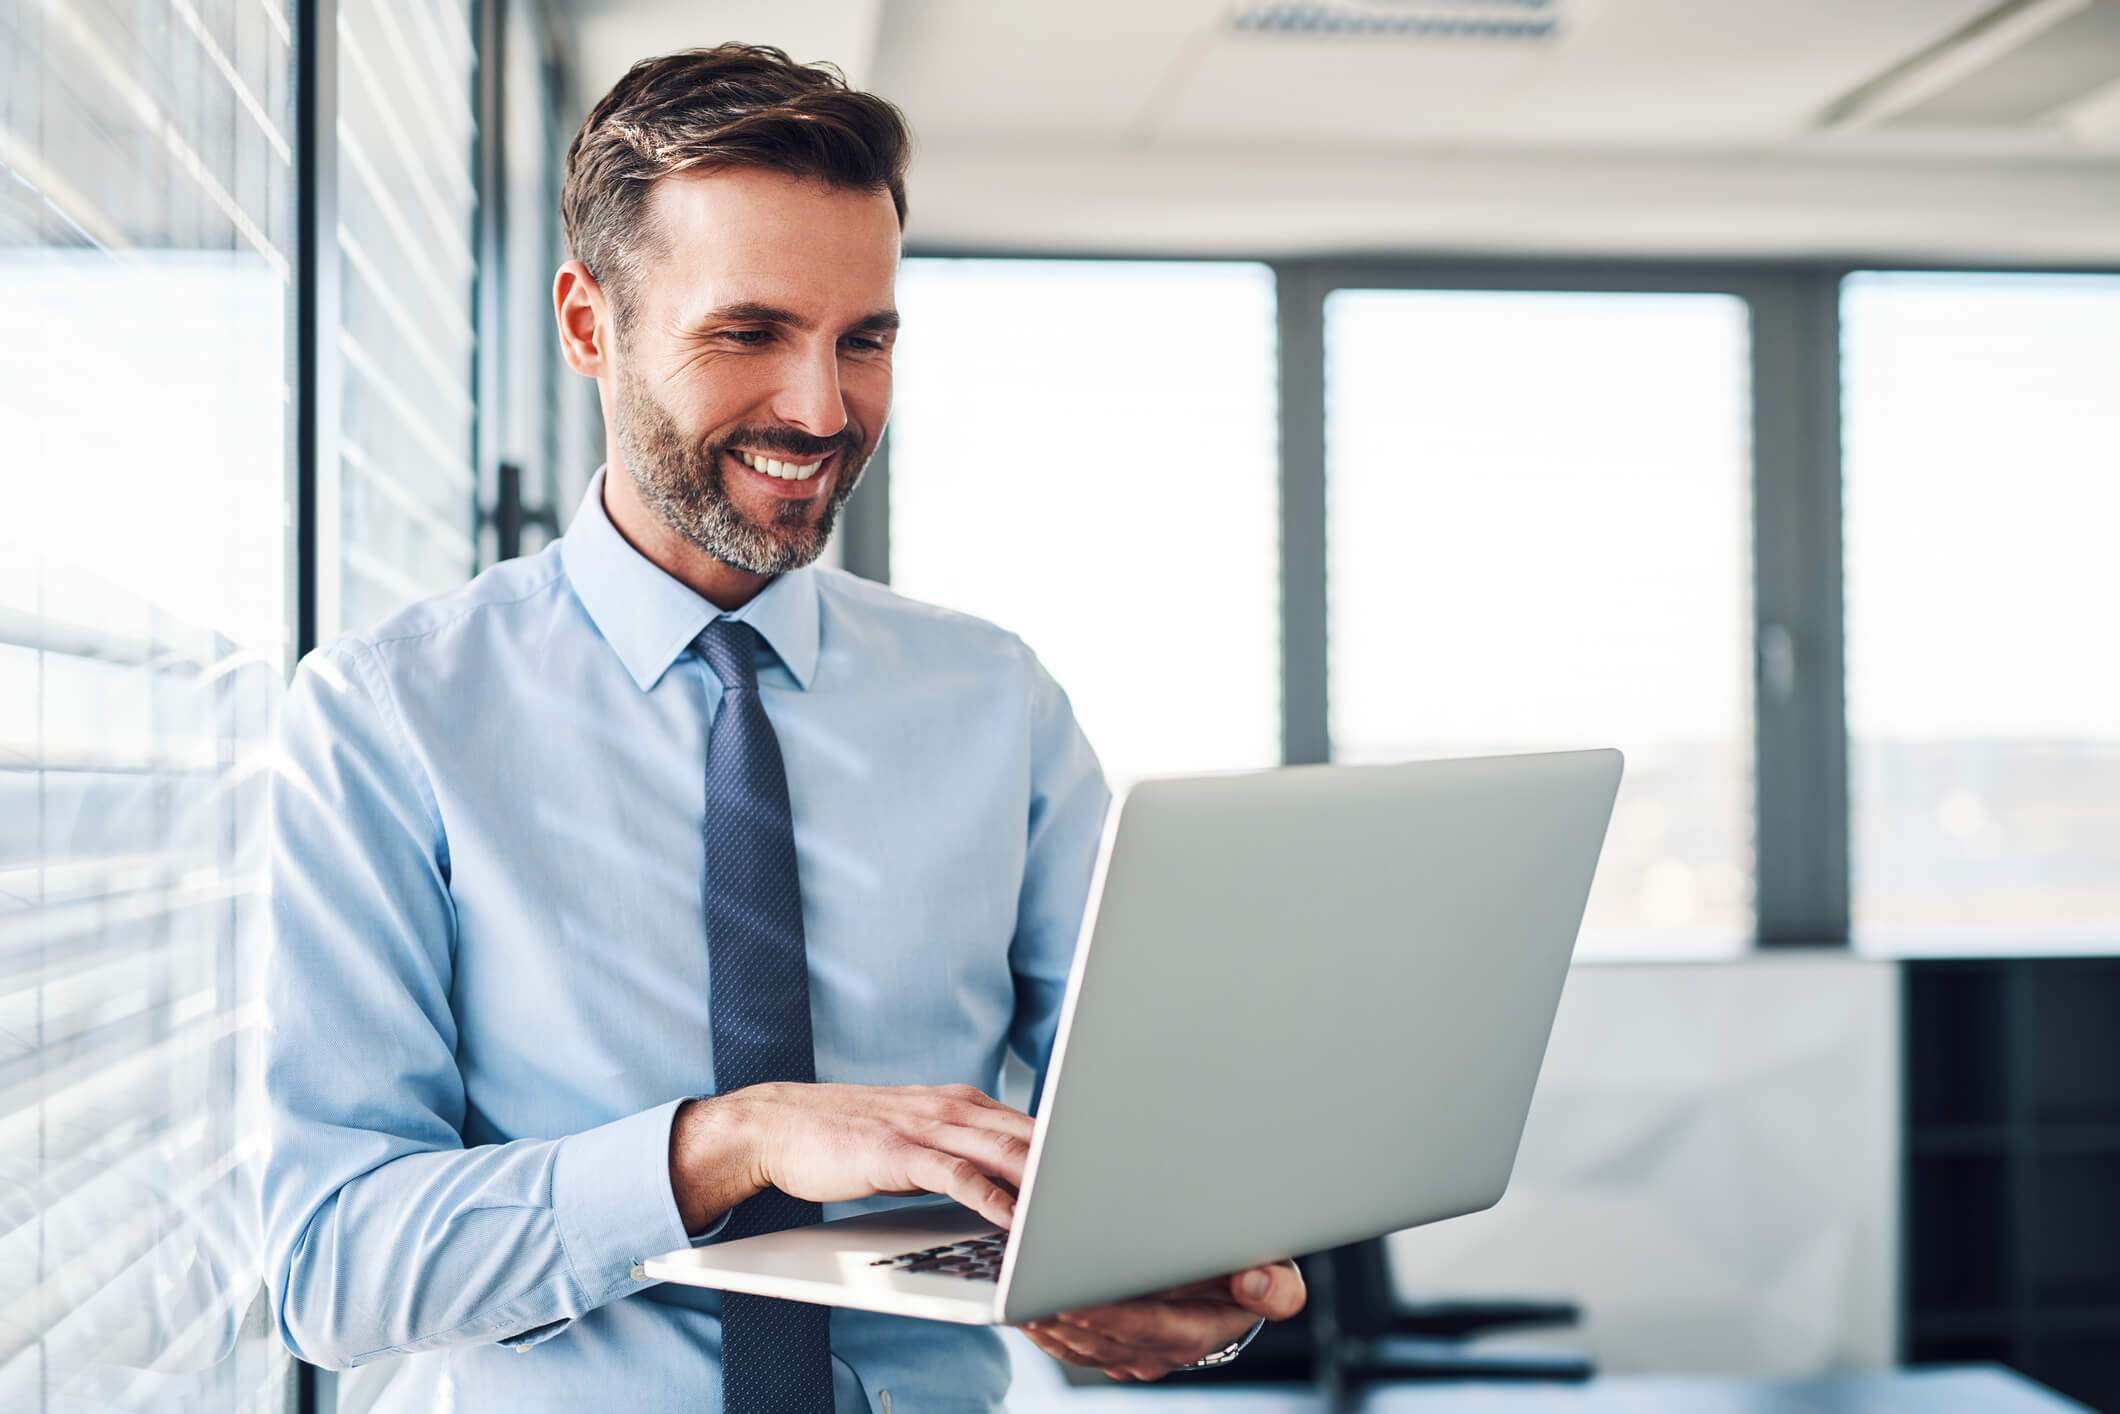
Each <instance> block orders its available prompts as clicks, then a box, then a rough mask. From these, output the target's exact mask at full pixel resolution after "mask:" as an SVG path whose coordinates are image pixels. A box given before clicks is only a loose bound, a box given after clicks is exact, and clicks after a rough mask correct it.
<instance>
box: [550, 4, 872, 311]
mask: <svg viewBox="0 0 2120 1414" xmlns="http://www.w3.org/2000/svg"><path fill="white" fill-rule="evenodd" d="M911 149H912V136H911V134H910V133H909V132H907V130H906V125H905V115H904V114H902V113H900V112H899V111H898V109H897V108H896V107H895V106H893V105H892V104H890V103H888V102H886V101H885V100H883V99H881V98H878V97H876V95H874V94H872V93H862V92H859V91H857V90H855V89H851V88H849V87H847V81H846V79H845V78H844V77H843V76H842V75H841V74H840V72H839V70H838V69H836V68H835V67H833V66H832V65H830V64H798V63H796V62H795V61H794V60H792V59H790V58H789V57H788V56H787V55H786V54H785V53H784V52H782V51H781V50H778V49H775V48H772V47H771V46H769V45H763V44H721V45H716V46H715V47H714V48H712V49H687V50H683V51H681V52H679V53H676V54H664V55H662V56H660V57H658V58H654V59H643V60H641V61H640V62H639V63H637V64H635V65H634V66H633V67H632V68H630V69H628V70H627V71H626V75H625V77H624V78H622V79H620V80H619V81H618V82H617V83H615V84H613V85H612V86H611V91H610V92H609V93H607V94H605V95H604V96H603V98H602V99H601V100H599V101H598V103H597V105H596V106H595V107H594V108H592V109H590V110H589V116H588V117H587V118H585V119H583V120H582V125H581V129H580V131H578V132H576V133H575V135H574V142H573V144H572V145H571V146H570V147H568V149H567V177H566V185H565V186H564V187H563V188H562V189H561V192H560V219H561V221H562V222H563V223H564V225H565V227H566V233H567V249H568V252H569V253H570V254H571V255H573V257H574V258H575V259H576V260H579V261H581V262H582V264H584V265H586V266H588V267H589V273H590V274H591V275H593V276H594V277H595V278H596V282H597V283H598V284H599V285H602V286H603V287H604V290H605V292H606V293H607V294H608V295H609V296H610V297H611V299H612V302H613V304H614V306H615V309H616V313H617V318H618V322H619V324H620V325H621V326H624V325H626V324H628V323H630V322H631V318H632V312H633V310H632V306H633V304H634V300H633V293H634V290H635V288H636V286H637V285H638V283H639V279H640V275H641V268H642V262H641V254H642V252H643V250H644V249H646V248H648V247H650V246H651V245H652V244H653V243H654V241H655V238H656V237H655V232H654V231H653V230H651V229H648V223H647V222H646V221H644V219H643V212H644V211H645V210H646V208H647V204H648V197H649V194H650V193H651V192H652V191H653V190H654V187H655V183H656V182H657V181H658V180H660V179H661V178H663V177H666V176H669V175H670V174H671V173H673V172H691V171H700V170H708V169H712V168H715V167H765V168H769V169H771V170H773V171H776V172H786V173H788V174H789V175H791V176H798V177H813V178H815V179H817V180H819V181H822V182H826V183H828V184H830V185H832V186H835V187H845V188H849V189H854V190H860V191H874V192H889V193H890V196H891V202H892V204H893V205H895V206H896V207H897V208H898V224H899V226H900V227H903V226H904V225H905V169H906V163H907V161H908V159H909V158H910V157H911V155H912V151H911Z"/></svg>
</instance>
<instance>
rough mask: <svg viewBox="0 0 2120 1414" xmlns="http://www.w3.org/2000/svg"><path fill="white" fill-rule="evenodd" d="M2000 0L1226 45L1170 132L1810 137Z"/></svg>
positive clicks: (1760, 10) (1661, 15) (1200, 76)
mask: <svg viewBox="0 0 2120 1414" xmlns="http://www.w3.org/2000/svg"><path fill="white" fill-rule="evenodd" d="M1993 3H1994V0H1777V3H1775V4H1771V5H1767V4H1758V3H1751V0H1584V3H1579V4H1576V5H1573V6H1570V7H1569V8H1568V9H1567V11H1566V12H1565V19H1564V22H1563V25H1562V27H1561V32H1560V34H1559V37H1557V38H1555V39H1553V40H1550V41H1538V40H1482V39H1473V38H1402V37H1394V36H1384V35H1371V36H1353V37H1334V38H1323V37H1319V36H1314V35H1260V34H1251V33H1243V34H1239V33H1230V32H1223V33H1219V34H1218V35H1217V36H1216V37H1215V38H1214V39H1213V41H1212V42H1211V43H1210V45H1209V46H1208V48H1207V50H1206V53H1205V54H1204V56H1203V57H1202V58H1201V59H1200V60H1199V61H1198V62H1197V63H1196V64H1195V65H1194V66H1193V67H1192V69H1191V71H1190V73H1189V76H1188V78H1187V81H1186V82H1185V84H1184V86H1183V88H1182V89H1181V91H1180V92H1179V93H1178V95H1177V96H1176V97H1175V99H1174V100H1172V101H1171V103H1170V105H1169V109H1168V113H1167V117H1166V118H1165V120H1164V122H1163V123H1162V124H1161V125H1159V127H1158V129H1157V131H1158V135H1159V136H1164V137H1170V138H1176V139H1184V140H1188V141H1205V140H1211V139H1215V138H1218V137H1219V138H1229V139H1243V140H1252V141H1256V140H1273V139H1282V138H1288V139H1297V140H1305V141H1312V142H1329V143H1338V144H1370V143H1378V142H1384V143H1390V142H1398V143H1415V142H1422V141H1432V140H1444V141H1450V142H1453V143H1463V144H1489V143H1492V144H1508V145H1541V146H1565V147H1577V146H1582V145H1585V144H1612V145H1625V146H1676V147H1689V146H1701V145H1713V144H1717V143H1757V142H1760V141H1772V140H1776V139H1782V138H1788V137H1796V136H1801V135H1802V134H1804V133H1805V132H1806V131H1807V130H1808V128H1809V127H1810V123H1811V120H1812V118H1813V116H1814V115H1815V114H1816V113H1817V111H1818V110H1819V109H1821V108H1823V107H1824V106H1825V105H1826V104H1828V103H1829V102H1831V101H1832V100H1833V99H1834V98H1835V97H1837V96H1838V95H1840V94H1841V93H1843V92H1845V91H1846V90H1847V89H1849V88H1851V87H1853V86H1855V85H1857V84H1859V83H1861V82H1863V81H1864V80H1866V79H1868V78H1870V77H1871V76H1872V75H1873V74H1875V73H1877V72H1878V71H1879V70H1881V69H1884V68H1888V67H1890V66H1891V65H1893V64H1895V63H1897V62H1899V61H1900V60H1901V59H1903V58H1905V57H1906V56H1907V55H1908V54H1910V53H1913V52H1915V51H1918V50H1920V49H1922V48H1924V47H1926V46H1927V45H1929V44H1932V43H1934V42H1935V41H1937V40H1938V39H1941V38H1943V37H1944V36H1945V35H1948V34H1950V33H1951V32H1952V31H1954V30H1955V29H1957V28H1958V27H1960V26H1961V25H1963V24H1965V23H1966V22H1967V21H1968V20H1970V19H1971V18H1973V17H1974V16H1976V15H1978V14H1980V13H1981V12H1982V11H1984V10H1986V9H1988V8H1990V7H1991V5H1992V4H1993Z"/></svg>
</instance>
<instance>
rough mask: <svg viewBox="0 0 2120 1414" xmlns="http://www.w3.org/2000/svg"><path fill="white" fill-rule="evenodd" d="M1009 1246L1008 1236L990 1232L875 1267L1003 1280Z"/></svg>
mask: <svg viewBox="0 0 2120 1414" xmlns="http://www.w3.org/2000/svg"><path fill="white" fill-rule="evenodd" d="M1007 1247H1008V1234H1007V1233H1005V1232H995V1233H989V1234H988V1235H987V1236H985V1237H975V1238H973V1239H972V1240H971V1241H969V1242H951V1243H948V1244H946V1245H944V1246H941V1247H923V1248H921V1249H920V1250H919V1251H918V1252H901V1253H899V1254H898V1255H897V1256H895V1257H879V1258H877V1259H876V1260H875V1261H873V1262H871V1263H869V1265H870V1266H872V1267H891V1268H893V1269H895V1270H897V1271H901V1272H933V1273H934V1274H935V1275H936V1276H944V1277H963V1278H964V1279H965V1280H966V1281H999V1280H1001V1254H1002V1252H1003V1251H1004V1250H1006V1248H1007Z"/></svg>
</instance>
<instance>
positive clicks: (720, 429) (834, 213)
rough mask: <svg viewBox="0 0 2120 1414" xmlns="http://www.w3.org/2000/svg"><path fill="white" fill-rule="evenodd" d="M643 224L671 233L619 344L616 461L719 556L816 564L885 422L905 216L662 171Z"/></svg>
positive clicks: (802, 185)
mask: <svg viewBox="0 0 2120 1414" xmlns="http://www.w3.org/2000/svg"><path fill="white" fill-rule="evenodd" d="M647 214H648V216H649V218H650V219H651V221H653V223H654V229H655V230H656V231H657V232H658V233H659V239H656V240H653V241H651V242H649V243H648V245H647V247H646V249H645V251H644V253H643V254H644V260H643V263H644V266H645V269H644V271H643V273H642V276H641V279H640V282H639V286H638V288H637V289H636V290H635V291H634V292H633V317H632V319H631V322H630V324H629V325H627V326H626V327H625V328H623V329H622V330H621V331H620V332H619V334H618V336H617V340H616V344H615V351H614V352H615V364H616V367H615V378H614V381H615V384H616V387H615V389H614V397H613V400H612V415H613V419H614V422H615V427H614V439H615V441H616V444H617V451H618V454H619V458H620V460H622V461H623V462H624V464H625V469H626V471H627V473H628V474H630V476H631V477H632V479H633V481H634V483H635V484H636V485H637V486H638V487H639V489H640V492H641V497H642V499H643V500H645V501H646V502H647V504H648V505H649V506H650V507H651V508H652V509H653V510H654V511H655V512H656V513H657V514H658V515H659V516H661V517H662V518H663V520H665V521H666V522H668V524H669V525H670V527H671V528H672V529H673V530H675V531H676V532H677V533H678V534H680V535H682V536H683V537H684V538H685V539H687V540H689V541H691V542H692V543H693V544H694V545H697V546H698V547H699V548H700V549H702V550H704V551H706V552H707V553H708V554H710V555H712V556H713V557H714V558H715V559H717V560H720V561H722V562H723V563H725V564H729V565H734V566H736V567H737V568H739V569H744V570H749V571H751V572H753V573H756V574H778V573H780V572H781V571H783V570H789V569H794V568H796V567H797V566H800V565H806V564H808V563H809V562H810V561H812V560H814V559H816V558H817V556H818V555H819V554H820V553H822V551H823V550H824V546H825V542H826V541H827V540H828V539H829V538H830V537H831V533H832V526H833V523H834V521H835V520H836V519H837V518H838V514H839V508H840V507H841V506H842V505H844V504H845V503H846V499H847V497H848V496H849V495H851V494H852V493H853V490H854V485H855V483H856V482H857V481H858V480H859V479H860V476H861V469H862V467H863V466H864V465H866V464H867V462H868V459H869V456H870V454H871V453H872V452H874V451H875V450H876V442H877V439H878V438H880V437H881V436H882V435H883V425H884V422H885V420H886V419H887V418H888V417H889V415H890V409H891V345H892V342H893V341H894V339H895V337H896V329H897V315H896V312H895V310H894V308H893V288H892V287H893V283H894V281H895V278H896V276H897V271H898V250H899V242H898V215H897V210H896V208H895V207H894V206H893V205H892V202H891V198H890V197H889V195H887V194H885V193H880V192H863V191H843V190H840V189H837V188H833V187H828V186H825V185H823V184H822V183H818V182H812V181H807V180H804V179H801V178H795V177H789V176H785V175H783V174H781V173H778V172H771V171H765V170H761V169H756V168H743V167H738V168H729V169H725V170H721V171H714V172H704V173H696V174H687V175H683V176H677V177H666V178H664V179H663V180H662V181H660V182H658V183H657V184H656V188H655V192H654V194H653V195H652V196H651V198H650V200H649V205H648V213H647ZM776 473H777V474H776ZM791 473H792V474H791Z"/></svg>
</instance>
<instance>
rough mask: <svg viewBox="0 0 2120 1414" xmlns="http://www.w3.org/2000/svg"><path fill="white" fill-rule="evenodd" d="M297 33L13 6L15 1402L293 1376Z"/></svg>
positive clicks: (3, 930)
mask: <svg viewBox="0 0 2120 1414" xmlns="http://www.w3.org/2000/svg"><path fill="white" fill-rule="evenodd" d="M290 45H291V24H290V14H289V12H288V10H287V9H286V8H284V7H282V6H281V5H278V4H273V3H266V4H245V5H241V6H219V7H212V6H209V7H204V8H203V9H200V10H194V9H193V7H191V6H190V5H180V6H175V7H171V8H167V9H162V10H157V11H154V12H152V14H149V13H148V12H144V11H143V12H135V11H133V10H130V9H126V10H117V9H112V8H109V7H106V6H100V5H86V4H83V5H72V4H67V5H50V6H42V7H39V6H11V7H6V8H5V9H0V56H5V58H4V60H0V62H4V63H5V64H6V72H7V79H6V82H5V83H4V84H0V309H4V310H5V311H6V316H5V317H6V327H7V338H6V339H5V340H4V341H0V447H4V448H5V466H6V472H5V475H4V477H0V1199H4V1201H0V1311H5V1312H6V1313H7V1315H6V1319H5V1320H4V1321H0V1406H4V1407H6V1408H7V1409H9V1410H16V1409H21V1410H25V1411H29V1410H38V1411H41V1410H50V1409H91V1408H94V1409H101V1408H158V1409H214V1410H223V1409H225V1410H250V1409H275V1408H279V1407H282V1405H283V1403H284V1393H285V1390H286V1388H287V1385H288V1379H287V1374H288V1367H289V1362H288V1359H287V1356H286V1354H285V1352H284V1351H283V1350H282V1349H281V1348H280V1345H279V1342H278V1340H277V1339H276V1338H275V1337H274V1336H273V1335H272V1333H271V1331H270V1329H269V1327H268V1326H267V1325H266V1324H264V1323H263V1322H261V1321H260V1320H258V1319H257V1318H258V1315H259V1314H260V1313H259V1311H258V1310H257V1309H256V1308H254V1307H253V1305H252V1299H253V1296H254V1295H255V1294H256V1293H257V1292H258V1291H259V1286H258V1279H259V1272H258V1270H257V1267H256V1256H255V1248H256V1243H255V1236H254V1233H253V1232H252V1231H251V1228H252V1224H253V1223H254V1218H253V1217H252V1213H253V1209H254V1205H255V1197H254V1191H253V1189H252V1186H251V1170H250V1166H249V1165H250V1160H251V1159H252V1158H253V1157H254V1156H255V1153H256V1149H255V1144H254V1142H253V1138H254V1137H253V1136H252V1135H250V1134H249V1133H248V1132H247V1131H246V1129H245V1128H244V1124H243V1121H242V1119H241V1117H240V1116H239V1111H238V1105H237V1094H238V1091H237V1078H236V1077H237V1074H238V1057H239V1055H240V1054H241V1053H242V1052H243V1051H244V1049H245V1048H246V1046H247V1043H248V1041H249V1038H250V1036H251V1034H252V1029H253V1028H254V1027H255V1025H256V1021H257V1017H256V1015H255V1012H254V1011H253V1009H252V1007H251V1005H250V1002H251V991H250V989H251V987H252V985H253V983H254V980H255V970H254V968H252V967H250V966H248V965H246V957H245V954H244V951H243V949H244V940H245V937H246V931H245V924H246V921H247V919H248V918H249V917H250V915H251V913H252V910H253V907H254V903H255V899H256V892H257V888H258V879H257V877H256V873H255V866H256V861H255V859H254V858H253V857H252V856H251V854H250V846H251V845H252V844H253V843H254V842H255V840H256V836H257V831H258V827H259V825H260V809H259V807H260V802H259V801H258V799H257V798H256V795H255V793H254V785H253V783H254V782H255V781H256V780H257V779H258V777H257V775H256V772H255V770H254V769H253V768H254V765H255V762H256V760H257V758H258V754H259V752H260V750H261V748H262V746H263V741H264V734H265V731H266V726H267V720H268V717H269V713H270V709H271V705H272V702H273V699H274V696H275V694H276V693H277V691H278V687H279V683H280V675H281V672H282V670H283V668H284V666H285V665H286V662H287V659H288V656H289V655H288V651H287V650H288V644H287V641H286V625H287V622H288V618H289V615H288V613H287V608H288V605H287V596H286V590H285V585H286V582H287V577H286V558H285V545H286V535H287V530H286V520H285V507H286V485H287V466H286V452H285V449H286V445H287V435H286V424H285V421H284V419H285V418H286V416H287V372H286V355H287V344H286V338H287V329H288V315H289V305H290V301H291V298H292V284H291V274H290V271H291V264H292V259H291V252H292V250H293V222H292V193H293V173H292V168H291V160H292V156H291V149H290V141H289V138H290V134H291V132H292V130H293V105H292V103H291V96H290V94H289V91H288V86H287V78H288V75H289V74H290V73H291V72H292V66H291V62H290ZM246 1313H247V1319H246Z"/></svg>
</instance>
